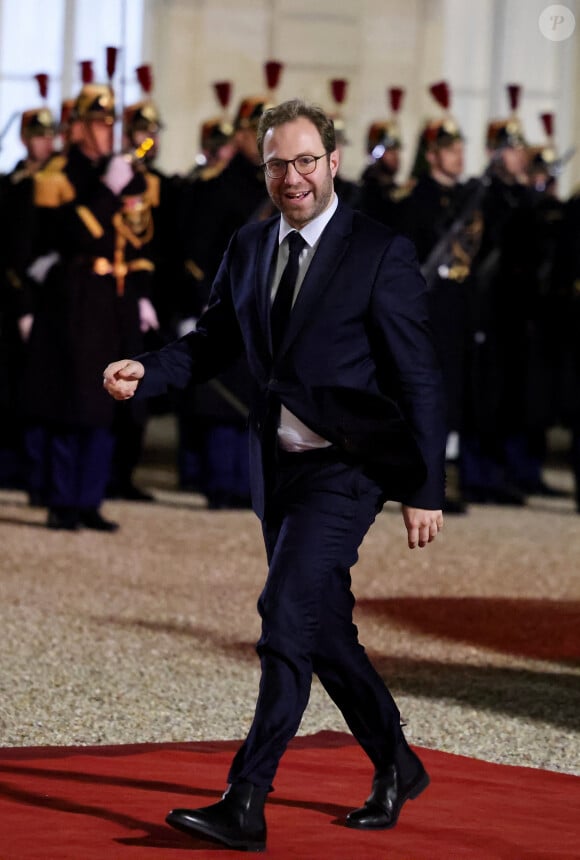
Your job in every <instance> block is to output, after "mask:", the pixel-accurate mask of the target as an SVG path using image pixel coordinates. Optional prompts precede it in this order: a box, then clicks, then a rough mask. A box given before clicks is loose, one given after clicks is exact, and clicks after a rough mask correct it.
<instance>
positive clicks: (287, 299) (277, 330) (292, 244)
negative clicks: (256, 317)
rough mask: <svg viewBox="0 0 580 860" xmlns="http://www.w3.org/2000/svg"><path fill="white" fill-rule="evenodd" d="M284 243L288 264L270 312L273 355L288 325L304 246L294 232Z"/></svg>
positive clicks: (298, 235)
mask: <svg viewBox="0 0 580 860" xmlns="http://www.w3.org/2000/svg"><path fill="white" fill-rule="evenodd" d="M286 241H287V242H288V262H287V263H286V266H285V267H284V271H283V272H282V277H281V278H280V283H279V284H278V289H277V291H276V295H275V297H274V301H273V302H272V309H271V311H270V326H271V329H272V349H273V351H274V355H275V354H276V353H277V352H278V349H279V347H280V344H281V342H282V338H283V336H284V332H285V330H286V326H287V324H288V319H289V317H290V311H291V310H292V299H293V298H294V290H295V289H296V279H297V277H298V268H299V267H298V258H299V256H300V252H301V251H302V249H303V248H304V246H305V244H306V242H305V241H304V239H303V238H302V236H301V235H300V233H297V232H296V230H294V231H293V232H292V233H289V234H288V236H287V239H286Z"/></svg>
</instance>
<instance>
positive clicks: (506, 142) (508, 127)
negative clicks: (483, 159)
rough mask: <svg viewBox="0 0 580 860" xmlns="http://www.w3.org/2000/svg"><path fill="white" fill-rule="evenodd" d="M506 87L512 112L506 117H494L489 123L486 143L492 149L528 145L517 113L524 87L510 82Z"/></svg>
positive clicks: (516, 147)
mask: <svg viewBox="0 0 580 860" xmlns="http://www.w3.org/2000/svg"><path fill="white" fill-rule="evenodd" d="M506 89H507V94H508V99H509V103H510V108H511V114H510V116H509V117H506V118H505V119H493V120H491V121H490V122H489V123H488V125H487V132H486V135H485V145H486V146H487V148H488V149H491V150H499V149H503V148H504V147H509V148H512V149H521V148H522V147H524V146H527V143H526V138H525V135H524V129H523V126H522V123H521V120H520V119H519V117H518V116H517V113H516V111H517V109H518V105H519V101H520V95H521V89H522V88H521V86H520V85H519V84H508V85H507V87H506Z"/></svg>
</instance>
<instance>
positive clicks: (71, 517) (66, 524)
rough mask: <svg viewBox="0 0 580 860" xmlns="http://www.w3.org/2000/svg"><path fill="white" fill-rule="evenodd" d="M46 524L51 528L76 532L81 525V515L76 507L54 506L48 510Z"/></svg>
mask: <svg viewBox="0 0 580 860" xmlns="http://www.w3.org/2000/svg"><path fill="white" fill-rule="evenodd" d="M46 525H47V526H48V528H49V529H60V530H63V531H67V532H76V530H77V529H78V527H79V515H78V511H77V510H76V508H68V507H53V508H50V509H49V511H48V520H47V522H46Z"/></svg>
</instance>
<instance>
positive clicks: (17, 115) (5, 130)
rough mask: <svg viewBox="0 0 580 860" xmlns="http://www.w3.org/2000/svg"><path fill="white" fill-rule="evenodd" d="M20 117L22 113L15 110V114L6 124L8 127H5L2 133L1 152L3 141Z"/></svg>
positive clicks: (0, 139) (0, 136)
mask: <svg viewBox="0 0 580 860" xmlns="http://www.w3.org/2000/svg"><path fill="white" fill-rule="evenodd" d="M19 116H20V111H18V110H15V111H14V113H13V114H12V115H11V116H10V117H9V118H8V122H7V123H6V125H5V126H4V128H3V129H2V131H0V150H2V141H3V140H4V138H5V137H6V135H7V134H8V132H9V131H10V126H11V125H12V123H13V122H14V120H15V119H16V117H19Z"/></svg>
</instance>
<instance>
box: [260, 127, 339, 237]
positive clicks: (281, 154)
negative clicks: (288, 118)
mask: <svg viewBox="0 0 580 860" xmlns="http://www.w3.org/2000/svg"><path fill="white" fill-rule="evenodd" d="M263 149H264V161H265V162H266V161H270V160H271V159H272V158H281V159H284V160H288V159H291V158H297V157H298V156H299V155H314V156H317V155H323V153H324V146H323V143H322V140H321V138H320V134H319V132H318V129H317V128H316V126H315V125H313V124H312V123H311V122H310V120H308V119H306V117H298V119H295V120H292V122H287V123H284V124H283V125H280V126H278V127H277V128H271V129H269V130H268V131H267V132H266V134H265V135H264V144H263ZM338 164H339V155H338V151H337V150H335V151H334V152H331V153H330V155H328V156H326V157H325V158H321V159H319V160H318V161H317V162H316V168H315V170H314V171H313V172H312V173H309V174H308V175H307V176H302V175H301V174H300V173H298V172H297V170H296V168H295V167H294V165H293V164H289V165H288V169H287V171H286V174H285V176H283V177H282V178H281V179H270V177H269V176H268V174H267V173H266V186H267V188H268V194H269V195H270V197H271V199H272V202H273V203H274V205H275V206H277V207H278V209H279V210H280V211H281V212H282V214H283V215H284V217H285V218H286V220H287V221H288V223H289V224H291V225H292V227H294V228H296V229H297V230H299V229H301V228H302V227H304V226H305V225H306V224H308V223H309V222H310V221H312V220H313V219H314V218H316V217H317V216H318V215H320V214H321V213H322V212H324V210H325V209H326V208H327V207H328V206H329V204H330V201H331V200H332V197H333V193H334V184H333V179H334V177H335V176H336V171H337V170H338Z"/></svg>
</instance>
